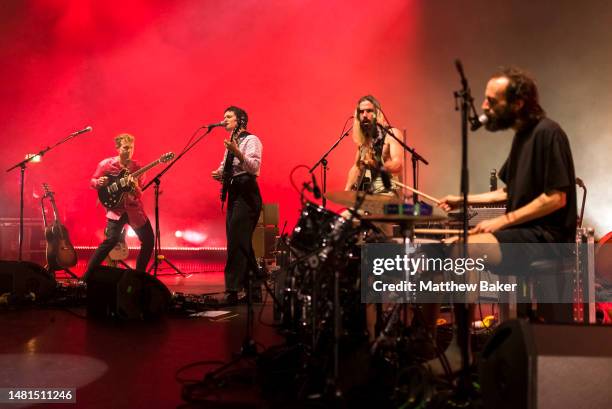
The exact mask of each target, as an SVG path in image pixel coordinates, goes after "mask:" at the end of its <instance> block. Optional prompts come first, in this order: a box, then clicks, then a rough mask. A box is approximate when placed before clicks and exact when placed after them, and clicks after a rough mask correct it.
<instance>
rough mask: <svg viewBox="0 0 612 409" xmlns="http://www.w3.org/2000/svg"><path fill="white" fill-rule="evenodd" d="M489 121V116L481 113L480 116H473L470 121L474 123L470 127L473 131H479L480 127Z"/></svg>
mask: <svg viewBox="0 0 612 409" xmlns="http://www.w3.org/2000/svg"><path fill="white" fill-rule="evenodd" d="M487 122H489V118H488V117H487V116H486V115H485V114H482V115H480V116H479V117H478V118H476V117H471V118H470V123H471V124H472V126H471V127H470V129H471V130H472V132H473V131H477V130H478V129H480V127H482V126H483V125H486V123H487Z"/></svg>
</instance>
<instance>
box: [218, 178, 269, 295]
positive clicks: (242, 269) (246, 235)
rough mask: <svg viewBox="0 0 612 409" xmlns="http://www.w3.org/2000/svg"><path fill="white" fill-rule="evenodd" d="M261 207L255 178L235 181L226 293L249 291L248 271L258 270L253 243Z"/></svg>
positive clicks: (229, 211)
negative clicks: (246, 289) (247, 287)
mask: <svg viewBox="0 0 612 409" xmlns="http://www.w3.org/2000/svg"><path fill="white" fill-rule="evenodd" d="M261 204H262V201H261V194H260V193H259V186H257V179H256V177H255V176H252V175H246V174H245V175H239V176H236V177H234V178H233V179H232V181H231V184H230V186H229V189H228V199H227V215H226V219H225V233H226V235H227V261H226V263H225V291H228V292H230V291H239V290H241V289H242V288H246V286H247V276H248V272H249V270H252V271H253V272H254V269H255V268H256V267H257V260H256V259H255V252H254V251H253V243H252V241H251V240H252V238H253V232H254V231H255V226H256V225H257V220H258V219H259V213H260V212H261Z"/></svg>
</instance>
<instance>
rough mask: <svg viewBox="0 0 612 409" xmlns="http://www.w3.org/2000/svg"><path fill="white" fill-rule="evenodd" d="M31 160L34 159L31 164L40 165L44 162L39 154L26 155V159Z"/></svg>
mask: <svg viewBox="0 0 612 409" xmlns="http://www.w3.org/2000/svg"><path fill="white" fill-rule="evenodd" d="M30 158H32V160H31V161H30V163H40V162H42V157H41V156H40V155H39V154H37V153H26V156H25V159H30Z"/></svg>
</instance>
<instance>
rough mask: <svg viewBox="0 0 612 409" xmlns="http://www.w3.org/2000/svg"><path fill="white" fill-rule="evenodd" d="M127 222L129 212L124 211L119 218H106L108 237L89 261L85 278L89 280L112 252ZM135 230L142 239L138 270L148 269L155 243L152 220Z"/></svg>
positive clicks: (137, 263)
mask: <svg viewBox="0 0 612 409" xmlns="http://www.w3.org/2000/svg"><path fill="white" fill-rule="evenodd" d="M127 222H128V217H127V213H124V214H123V216H121V218H120V219H119V220H111V219H106V239H105V240H104V241H103V242H102V243H101V244H100V245H99V246H98V248H97V249H96V251H94V253H93V254H92V256H91V258H90V259H89V262H88V263H87V270H86V271H85V275H84V276H83V279H84V280H87V278H88V277H89V274H90V273H91V271H92V270H93V269H95V268H96V267H98V266H99V265H100V264H102V262H103V261H104V259H105V258H106V256H108V253H110V251H111V250H112V249H113V248H114V247H115V245H116V244H117V243H118V242H119V240H120V239H121V231H122V230H123V226H125V224H126V223H127ZM134 232H135V233H136V235H137V236H138V239H139V240H140V252H139V253H138V258H137V259H136V270H140V271H145V270H146V269H147V264H149V260H150V259H151V254H152V253H153V245H154V242H155V236H154V234H153V228H152V227H151V222H150V221H149V220H147V222H146V223H145V224H144V225H142V226H140V227H139V228H137V229H134Z"/></svg>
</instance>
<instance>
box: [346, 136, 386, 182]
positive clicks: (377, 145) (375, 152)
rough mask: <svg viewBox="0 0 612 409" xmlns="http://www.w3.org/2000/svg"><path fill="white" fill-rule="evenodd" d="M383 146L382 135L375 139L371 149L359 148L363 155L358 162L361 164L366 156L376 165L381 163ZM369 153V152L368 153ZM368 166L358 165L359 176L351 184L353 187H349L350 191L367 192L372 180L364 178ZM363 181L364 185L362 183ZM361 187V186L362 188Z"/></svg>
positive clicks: (383, 139)
mask: <svg viewBox="0 0 612 409" xmlns="http://www.w3.org/2000/svg"><path fill="white" fill-rule="evenodd" d="M384 144H385V136H384V135H382V137H381V136H380V135H379V137H377V138H376V139H375V140H374V141H373V143H372V146H371V147H365V146H363V147H360V148H359V149H360V151H361V149H364V150H365V153H364V154H361V152H360V155H359V161H360V162H361V161H362V160H363V159H365V158H366V157H367V156H370V157H371V159H374V160H375V161H376V163H378V164H381V163H382V151H383V147H384ZM368 151H369V152H368ZM368 169H369V168H368V166H367V165H365V164H363V163H360V164H359V175H358V176H357V180H356V181H355V183H354V184H353V186H352V187H351V190H355V191H357V190H363V191H364V192H367V191H368V190H369V187H370V184H371V183H372V180H369V181H366V178H365V174H366V171H367V170H368ZM364 181H365V183H364ZM362 185H363V186H362Z"/></svg>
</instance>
